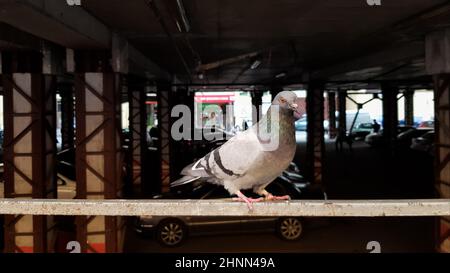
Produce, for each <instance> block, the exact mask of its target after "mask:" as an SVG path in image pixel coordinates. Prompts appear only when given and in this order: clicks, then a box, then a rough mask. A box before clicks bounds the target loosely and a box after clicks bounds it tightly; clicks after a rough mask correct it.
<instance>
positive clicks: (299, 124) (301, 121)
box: [295, 117, 330, 132]
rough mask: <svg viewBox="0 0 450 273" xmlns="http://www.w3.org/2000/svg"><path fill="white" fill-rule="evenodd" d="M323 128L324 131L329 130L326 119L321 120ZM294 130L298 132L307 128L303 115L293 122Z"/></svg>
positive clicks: (305, 118)
mask: <svg viewBox="0 0 450 273" xmlns="http://www.w3.org/2000/svg"><path fill="white" fill-rule="evenodd" d="M323 128H324V130H325V132H328V131H329V130H330V122H329V121H328V120H324V121H323ZM295 130H296V131H299V132H306V131H307V130H308V118H307V117H303V118H301V119H299V120H297V121H296V122H295Z"/></svg>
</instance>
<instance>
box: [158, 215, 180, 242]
mask: <svg viewBox="0 0 450 273" xmlns="http://www.w3.org/2000/svg"><path fill="white" fill-rule="evenodd" d="M156 238H157V240H158V242H159V243H160V244H162V245H164V246H168V247H177V246H180V245H181V244H182V243H183V242H184V241H185V240H186V238H187V228H186V225H185V224H184V223H183V222H182V221H180V220H178V219H167V220H164V221H162V222H161V223H160V224H159V225H158V227H157V230H156Z"/></svg>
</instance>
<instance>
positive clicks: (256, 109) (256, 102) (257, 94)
mask: <svg viewBox="0 0 450 273" xmlns="http://www.w3.org/2000/svg"><path fill="white" fill-rule="evenodd" d="M251 96H252V105H253V124H256V123H258V122H259V120H260V119H261V106H262V102H263V101H262V97H263V92H261V91H254V92H252V93H251Z"/></svg>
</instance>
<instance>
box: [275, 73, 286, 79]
mask: <svg viewBox="0 0 450 273" xmlns="http://www.w3.org/2000/svg"><path fill="white" fill-rule="evenodd" d="M284 77H286V73H284V72H283V73H280V74H278V75H276V76H275V78H277V79H280V78H284Z"/></svg>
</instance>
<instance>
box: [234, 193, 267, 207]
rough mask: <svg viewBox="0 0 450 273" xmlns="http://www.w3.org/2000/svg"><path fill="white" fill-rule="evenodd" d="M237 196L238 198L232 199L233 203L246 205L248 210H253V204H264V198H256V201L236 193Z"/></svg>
mask: <svg viewBox="0 0 450 273" xmlns="http://www.w3.org/2000/svg"><path fill="white" fill-rule="evenodd" d="M237 196H238V197H237V198H233V201H235V202H245V203H247V206H248V209H249V210H253V203H260V202H264V198H258V199H254V198H248V197H247V196H245V195H244V194H243V193H242V192H238V193H237Z"/></svg>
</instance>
